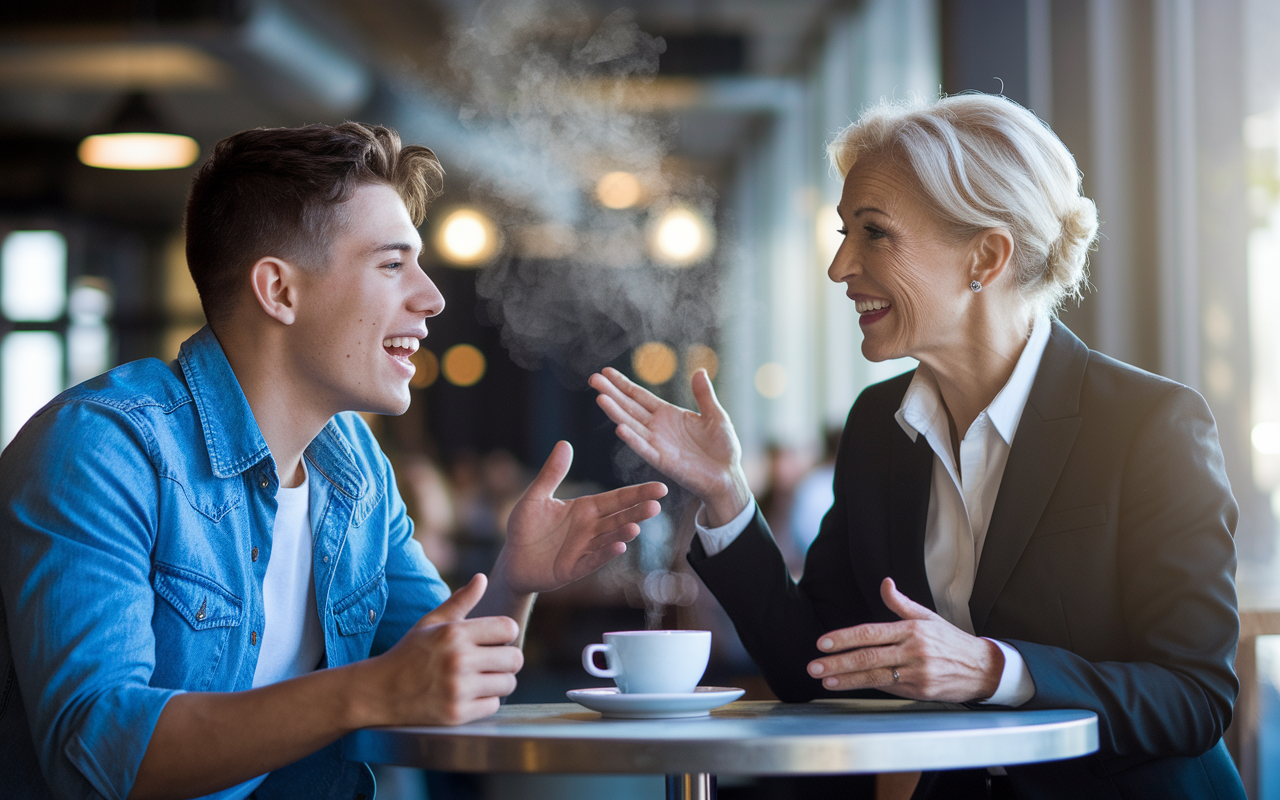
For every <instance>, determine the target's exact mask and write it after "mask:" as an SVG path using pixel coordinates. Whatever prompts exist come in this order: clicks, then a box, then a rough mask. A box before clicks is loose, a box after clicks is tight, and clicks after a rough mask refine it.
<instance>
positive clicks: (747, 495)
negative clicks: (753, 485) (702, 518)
mask: <svg viewBox="0 0 1280 800" xmlns="http://www.w3.org/2000/svg"><path fill="white" fill-rule="evenodd" d="M701 499H702V504H703V505H704V506H706V509H707V527H709V528H719V527H720V526H721V525H728V524H729V523H730V522H732V521H733V520H734V518H735V517H737V516H738V515H739V514H741V513H742V509H744V508H746V507H747V503H749V502H751V490H750V489H749V488H747V478H746V476H745V475H743V474H742V468H741V467H735V468H734V469H732V470H730V471H729V473H728V474H727V475H726V476H725V478H724V480H723V482H722V485H721V486H720V487H719V488H718V489H716V490H715V491H714V492H712V493H710V494H708V495H707V496H705V497H703V498H701Z"/></svg>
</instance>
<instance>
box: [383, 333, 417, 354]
mask: <svg viewBox="0 0 1280 800" xmlns="http://www.w3.org/2000/svg"><path fill="white" fill-rule="evenodd" d="M382 346H383V347H387V348H398V349H401V350H408V351H409V352H410V353H416V352H418V340H417V339H415V338H413V337H412V336H394V337H392V338H390V339H383V340H382Z"/></svg>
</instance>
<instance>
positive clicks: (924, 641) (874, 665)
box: [809, 578, 1004, 703]
mask: <svg viewBox="0 0 1280 800" xmlns="http://www.w3.org/2000/svg"><path fill="white" fill-rule="evenodd" d="M880 596H881V597H882V598H883V599H884V602H885V605H887V606H888V607H889V610H890V611H892V612H893V613H895V614H897V615H898V616H899V617H902V621H901V622H872V623H867V624H865V625H855V626H854V627H852V628H843V629H841V630H837V631H831V632H830V633H828V634H825V635H824V636H823V637H822V638H821V639H819V640H818V649H819V650H823V651H825V652H829V653H833V655H829V656H825V657H823V658H819V659H815V660H814V661H811V662H810V663H809V674H810V675H812V676H813V677H815V678H818V679H820V680H821V681H822V686H823V687H824V688H826V689H830V690H832V691H844V690H848V689H880V690H882V691H885V692H889V693H890V694H896V695H898V696H899V697H906V698H910V699H912V700H935V701H942V702H948V703H968V702H971V701H974V700H985V699H987V698H988V697H991V696H992V695H993V694H995V693H996V689H997V688H999V686H1000V675H1001V673H1002V672H1003V670H1004V654H1003V653H1001V652H1000V648H999V647H997V646H996V645H995V643H993V642H990V641H987V640H986V639H980V638H978V637H976V636H971V635H969V634H967V633H965V632H964V631H962V630H960V629H959V628H957V627H956V626H954V625H952V624H951V623H950V622H947V621H946V620H945V619H943V618H942V617H940V616H938V615H937V614H935V613H934V612H932V611H930V610H929V609H927V608H925V607H924V606H922V605H920V604H919V603H916V602H915V601H913V600H911V598H909V597H907V596H906V595H905V594H903V593H902V592H899V591H898V587H897V586H895V585H894V583H893V579H892V578H885V579H884V580H883V581H882V582H881V583H880ZM894 670H897V674H898V679H897V680H896V681H895V680H894V677H893V675H894Z"/></svg>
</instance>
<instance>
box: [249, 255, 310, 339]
mask: <svg viewBox="0 0 1280 800" xmlns="http://www.w3.org/2000/svg"><path fill="white" fill-rule="evenodd" d="M298 278H299V275H298V268H297V267H295V266H294V265H292V264H290V263H289V262H287V261H284V260H281V259H279V258H275V257H274V256H266V257H263V258H260V259H258V260H257V261H256V262H254V265H253V266H252V267H250V269H249V281H250V285H251V286H253V296H254V299H256V300H257V301H258V306H259V307H261V308H262V310H263V311H265V312H266V313H267V316H269V317H271V318H272V319H274V320H276V321H278V322H281V323H283V324H285V325H292V324H293V321H294V320H295V319H296V318H297V308H298V288H299V287H298Z"/></svg>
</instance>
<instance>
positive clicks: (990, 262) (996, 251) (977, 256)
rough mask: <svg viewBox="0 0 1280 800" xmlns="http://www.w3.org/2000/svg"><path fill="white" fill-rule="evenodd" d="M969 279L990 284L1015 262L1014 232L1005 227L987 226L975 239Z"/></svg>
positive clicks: (984, 284) (986, 284)
mask: <svg viewBox="0 0 1280 800" xmlns="http://www.w3.org/2000/svg"><path fill="white" fill-rule="evenodd" d="M971 253H972V260H971V263H970V267H969V269H970V272H971V273H972V274H971V275H970V276H969V280H976V281H978V282H979V283H981V284H982V285H983V286H990V285H992V284H993V283H995V282H996V280H998V279H999V278H1000V276H1001V275H1003V274H1004V272H1005V270H1006V269H1008V268H1009V266H1010V265H1011V264H1012V262H1013V234H1011V233H1009V231H1007V230H1005V229H1004V228H987V229H986V230H985V231H982V232H981V233H979V234H978V235H977V237H975V238H974V240H973V250H972V251H971Z"/></svg>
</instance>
